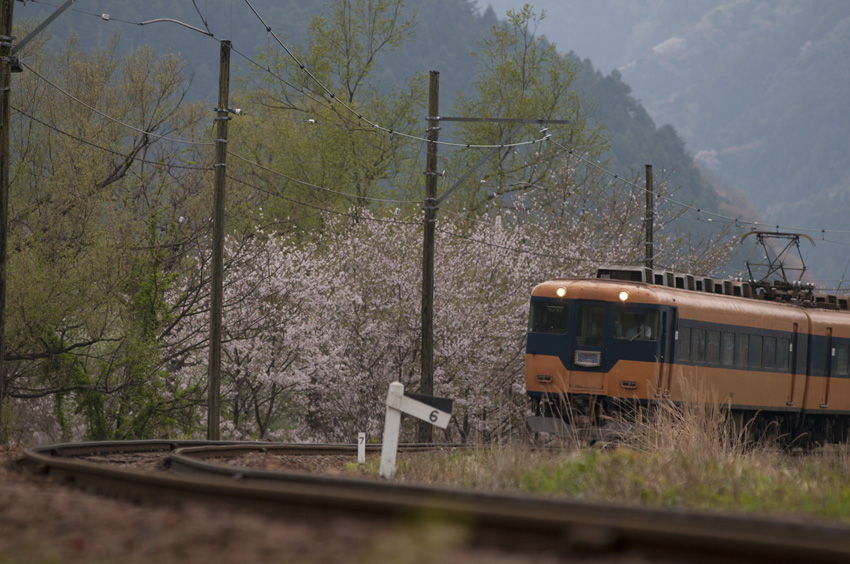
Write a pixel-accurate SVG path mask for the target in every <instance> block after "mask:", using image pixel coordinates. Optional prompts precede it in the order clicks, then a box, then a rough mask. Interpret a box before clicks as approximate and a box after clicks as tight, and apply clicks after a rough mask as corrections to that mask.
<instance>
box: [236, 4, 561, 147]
mask: <svg viewBox="0 0 850 564" xmlns="http://www.w3.org/2000/svg"><path fill="white" fill-rule="evenodd" d="M245 3H246V4H247V5H248V7H249V8H250V9H251V11H252V12H254V15H255V16H257V19H258V20H260V23H262V24H263V27H265V28H266V33H268V34H269V35H271V36H272V38H273V39H274V40H275V42H276V43H277V44H278V45H280V47H281V48H282V49H283V50H284V51H285V52H286V54H287V55H288V56H289V57H290V58H291V59H292V60H293V62H295V64H296V65H297V66H298V68H299V69H300V70H301V71H302V72H304V74H306V75H307V76H308V77H309V78H310V79H311V80H312V81H313V82H315V83H316V85H317V86H318V87H319V88H321V89H322V90H323V91H324V92H325V94H326V95H327V96H328V98H329V99H330V100H331V101H332V102H336V103H337V104H339V105H341V106H342V107H343V108H345V109H346V110H347V111H348V112H350V113H351V114H352V115H354V116H355V117H357V119H359V120H361V121H363V122H365V123H366V124H368V125H369V126H371V127H373V128H374V129H377V130H379V131H383V132H384V133H387V134H389V135H398V136H400V137H406V138H409V139H414V140H417V141H427V139H424V138H423V137H419V136H416V135H411V134H409V133H404V132H401V131H396V130H394V129H392V128H389V127H385V126H382V125H380V124H378V123H376V122H374V121H373V120H370V119H368V118H366V117H364V116H363V114H362V113H360V112H358V111H357V110H355V109H354V108H352V107H351V106H349V105H348V104H346V103H345V102H343V101H342V100H340V99H339V98H338V97H337V95H336V93H334V92H333V91H332V90H331V89H330V88H328V87H327V86H325V84H324V83H322V81H320V80H319V79H318V78H316V76H315V75H314V74H313V73H312V72H311V71H310V69H308V68H307V66H306V65H305V64H304V63H303V62H301V60H300V59H298V57H297V56H296V55H295V53H293V52H292V50H290V49H289V47H287V46H286V44H285V43H284V42H283V41H281V40H280V38H279V37H278V36H277V34H276V33H275V32H274V31H273V30H272V28H271V26H269V24H267V23H266V21H265V20H264V19H263V17H262V16H261V15H260V14H259V13H258V12H257V10H256V9H254V6H252V5H251V2H250V1H249V0H245ZM546 139H548V136H544V137H542V138H540V139H532V140H531V141H522V142H520V143H512V144H497V145H485V144H472V143H456V142H448V141H437V142H436V143H438V144H439V145H446V146H450V147H463V148H467V149H472V148H474V149H493V148H514V147H523V146H528V145H534V144H535V143H540V142H543V141H545V140H546Z"/></svg>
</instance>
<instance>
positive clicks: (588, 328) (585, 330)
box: [576, 304, 605, 347]
mask: <svg viewBox="0 0 850 564" xmlns="http://www.w3.org/2000/svg"><path fill="white" fill-rule="evenodd" d="M604 328H605V306H604V305H602V304H580V305H579V306H578V312H577V313H576V344H577V345H578V346H580V347H601V346H602V331H603V329H604Z"/></svg>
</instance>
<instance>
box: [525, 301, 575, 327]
mask: <svg viewBox="0 0 850 564" xmlns="http://www.w3.org/2000/svg"><path fill="white" fill-rule="evenodd" d="M528 330H529V331H531V332H532V333H554V334H557V335H563V334H564V333H566V332H567V306H566V304H551V303H546V302H531V314H530V315H529V317H528Z"/></svg>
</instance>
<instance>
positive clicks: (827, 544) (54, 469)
mask: <svg viewBox="0 0 850 564" xmlns="http://www.w3.org/2000/svg"><path fill="white" fill-rule="evenodd" d="M124 445H125V446H124V447H123V448H124V450H118V449H121V448H122V447H121V446H120V445H118V446H113V447H110V448H115V449H116V450H115V451H110V452H130V450H129V449H130V448H134V447H132V444H128V443H124ZM305 447H306V448H304V447H300V446H295V445H281V446H277V445H272V444H270V443H254V444H252V445H244V444H240V445H236V444H233V443H230V444H222V443H214V444H211V443H203V444H199V443H192V444H189V443H185V442H169V441H158V442H157V441H149V442H147V443H146V444H144V445H140V448H147V449H153V448H160V449H162V450H164V451H166V450H174V451H175V452H173V453H172V456H171V457H170V459H171V461H172V464H173V465H175V466H176V467H177V468H179V469H181V470H184V471H191V472H193V473H194V474H192V475H191V476H189V475H182V474H181V475H172V474H167V473H151V472H147V473H145V472H139V471H135V470H127V469H116V468H114V467H110V466H108V465H103V464H94V463H91V462H87V461H83V460H75V459H73V458H69V457H68V455H69V453H71V452H74V453H76V454H75V455H73V456H79V455H81V454H83V451H84V447H82V446H80V445H66V446H64V447H62V446H61V445H60V446H58V447H44V448H41V449H30V450H28V451H26V453H25V455H24V456H25V459H26V460H27V461H28V462H29V463H30V464H34V465H36V466H37V467H39V468H41V469H42V470H43V471H44V472H45V473H47V474H48V475H49V476H50V477H51V478H53V479H57V480H59V481H64V482H69V483H73V484H76V485H78V486H82V487H84V488H88V489H92V490H94V491H97V492H101V493H107V494H111V495H117V496H119V497H123V498H127V499H131V500H134V501H147V502H157V503H171V504H174V503H177V504H179V503H184V502H189V501H198V502H204V503H214V504H219V505H222V504H223V505H226V506H228V507H240V508H250V509H252V510H259V511H262V512H264V513H269V514H274V515H281V514H285V515H294V516H298V517H306V516H313V517H318V518H327V516H328V514H333V515H342V514H345V515H349V516H354V517H358V518H377V519H391V520H397V519H404V520H407V521H410V520H413V522H416V520H434V519H437V520H441V521H445V522H449V523H456V524H459V525H460V526H463V527H466V528H467V529H468V531H469V533H470V537H471V540H472V541H474V542H476V543H477V544H485V545H491V546H499V547H503V548H508V549H522V550H534V551H561V552H571V551H575V550H582V551H587V550H590V551H593V552H599V553H602V552H613V551H618V550H623V549H634V550H638V551H641V552H643V553H645V554H648V555H660V556H663V557H671V556H672V557H684V558H687V559H691V560H692V559H699V560H708V561H719V560H721V559H722V560H735V559H738V560H743V561H747V562H752V561H763V562H799V561H817V562H848V561H850V534H848V533H850V530H848V528H847V527H842V526H837V525H819V524H811V523H799V522H795V523H790V522H786V521H780V520H767V519H753V518H747V517H741V516H728V515H720V514H709V513H702V512H691V511H684V510H661V509H647V508H635V507H614V506H610V505H603V504H592V503H578V502H571V501H556V500H551V499H539V498H528V497H522V496H517V495H504V494H491V493H481V492H470V491H466V490H457V489H450V488H435V487H427V486H409V485H404V484H398V483H392V482H385V481H381V480H369V479H355V478H337V477H331V476H317V475H315V474H309V473H305V472H268V471H259V470H250V469H246V468H239V467H234V466H230V467H227V466H224V465H215V464H211V463H209V462H207V461H206V460H209V459H210V458H213V457H224V456H228V455H231V456H238V455H240V454H245V453H246V452H248V451H249V450H253V451H254V452H256V451H260V450H265V451H266V452H289V453H297V454H299V455H304V454H307V453H309V452H311V448H312V452H313V453H314V454H315V453H317V452H324V453H333V454H340V453H343V452H346V450H348V452H351V453H352V455H353V453H355V452H356V447H354V446H352V447H339V446H337V447H333V448H330V449H329V448H328V447H326V446H321V447H317V446H312V445H305ZM322 449H325V450H324V451H322ZM100 452H101V453H102V452H103V451H100ZM91 454H94V453H91ZM192 458H195V459H196V460H195V461H194V462H191V461H188V460H187V459H192ZM175 461H176V462H175ZM212 467H215V468H212ZM206 472H214V473H215V474H216V475H214V476H209V475H202V474H200V473H206Z"/></svg>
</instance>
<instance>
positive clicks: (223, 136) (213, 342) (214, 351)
mask: <svg viewBox="0 0 850 564" xmlns="http://www.w3.org/2000/svg"><path fill="white" fill-rule="evenodd" d="M220 58H221V60H220V67H219V77H218V108H216V118H215V121H216V125H217V127H216V140H215V165H214V166H215V203H214V205H213V249H212V288H210V300H211V303H210V357H209V367H208V372H207V374H208V377H207V439H208V440H210V441H217V440H220V438H221V427H220V419H221V334H222V323H221V317H222V309H223V308H222V304H223V301H224V201H225V200H224V188H225V181H226V179H227V164H226V161H227V122H228V121H229V120H230V116H229V115H228V114H229V110H228V104H229V102H228V98H229V96H230V41H226V40H225V41H222V42H221V57H220Z"/></svg>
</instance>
